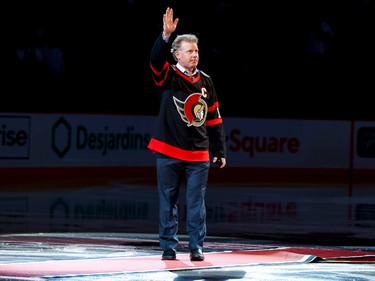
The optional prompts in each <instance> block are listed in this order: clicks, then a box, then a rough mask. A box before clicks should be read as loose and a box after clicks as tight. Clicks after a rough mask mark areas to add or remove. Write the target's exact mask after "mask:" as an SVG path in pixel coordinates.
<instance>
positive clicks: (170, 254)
mask: <svg viewBox="0 0 375 281" xmlns="http://www.w3.org/2000/svg"><path fill="white" fill-rule="evenodd" d="M161 259H162V260H175V259H176V250H175V249H167V250H165V251H164V252H163V255H162V256H161Z"/></svg>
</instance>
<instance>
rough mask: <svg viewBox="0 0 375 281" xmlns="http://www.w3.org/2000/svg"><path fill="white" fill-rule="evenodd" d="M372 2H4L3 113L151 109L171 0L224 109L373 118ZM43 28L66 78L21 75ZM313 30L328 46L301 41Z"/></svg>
mask: <svg viewBox="0 0 375 281" xmlns="http://www.w3.org/2000/svg"><path fill="white" fill-rule="evenodd" d="M80 2H83V1H80ZM85 2H86V1H85ZM373 4H374V3H373V1H371V0H346V1H340V0H331V1H330V0H326V1H324V0H314V1H313V0H299V1H297V0H295V1H294V0H291V1H289V0H280V1H265V0H264V1H239V0H232V1H229V0H204V1H167V0H146V1H141V0H128V1H91V2H87V3H78V4H77V3H71V2H68V1H59V0H55V1H48V2H37V1H25V2H22V1H21V2H20V1H18V2H13V1H12V3H6V4H2V6H3V7H2V15H3V20H2V29H3V31H2V37H3V38H2V52H1V54H2V55H1V56H2V59H1V60H2V62H3V63H2V64H1V67H2V72H1V73H2V83H1V84H2V91H1V92H2V99H1V100H2V102H1V105H0V110H1V111H2V112H19V111H22V112H25V111H26V112H80V113H85V112H95V113H100V112H103V113H119V114H124V113H125V114H157V98H156V96H155V93H154V91H153V87H152V84H151V76H150V70H149V53H150V49H151V47H152V44H153V42H154V39H155V38H156V36H158V35H159V33H160V32H161V31H162V15H163V13H164V12H165V9H166V7H168V6H170V7H172V8H174V11H175V16H176V17H179V18H180V23H179V28H180V31H181V32H184V33H185V32H186V33H195V34H197V35H198V37H199V40H200V41H199V48H200V56H201V57H200V64H199V68H200V69H202V70H203V71H205V72H206V73H208V74H209V75H210V76H211V77H212V79H213V81H214V83H215V85H216V90H217V92H218V95H219V100H220V108H221V112H222V114H223V116H230V117H266V118H268V117H269V118H314V119H357V120H358V119H375V110H374V107H375V106H374V104H373V102H372V94H373V93H374V85H373V84H374V60H373V52H374V51H373V50H374V43H373V41H374V39H373V37H374V36H373V35H374V34H375V33H374V27H373V26H375V25H374V18H375V17H374V8H373V6H374V5H373ZM320 20H323V21H324V22H325V23H327V24H328V25H329V26H330V28H331V31H332V34H329V33H328V32H324V31H323V30H322V28H321V27H319V23H320V22H319V21H320ZM40 29H42V30H44V32H45V35H46V37H45V38H46V40H48V42H49V46H50V47H53V48H58V49H59V50H60V51H61V53H62V55H63V57H62V58H63V63H64V73H63V75H60V76H58V77H52V76H51V75H50V74H49V73H45V72H41V71H39V70H35V69H33V68H31V69H30V68H28V69H27V70H25V69H22V70H21V67H20V64H19V62H17V60H16V53H17V50H19V49H20V48H21V49H22V48H29V46H32V45H33V44H34V43H35V37H34V36H35V31H36V30H40ZM311 34H314V35H315V36H316V38H319V40H322V41H324V42H326V44H327V49H326V51H325V52H324V53H320V54H316V53H314V52H312V50H311V48H309V47H308V38H309V36H310V35H311Z"/></svg>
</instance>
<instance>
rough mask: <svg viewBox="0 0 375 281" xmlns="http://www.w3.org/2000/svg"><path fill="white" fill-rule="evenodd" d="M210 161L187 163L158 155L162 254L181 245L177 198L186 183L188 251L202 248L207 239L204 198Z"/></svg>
mask: <svg viewBox="0 0 375 281" xmlns="http://www.w3.org/2000/svg"><path fill="white" fill-rule="evenodd" d="M209 168H210V162H209V161H207V162H186V161H183V160H178V159H174V158H170V157H167V156H164V155H161V154H156V171H157V179H158V194H159V241H160V246H161V248H162V250H163V251H165V250H166V249H175V248H176V247H177V245H178V242H179V240H178V237H177V232H178V197H179V191H180V184H181V181H182V180H184V181H186V209H187V217H186V232H187V234H188V235H189V249H190V250H193V249H202V248H203V241H204V239H205V238H206V231H207V230H206V203H205V195H206V188H207V181H208V172H209Z"/></svg>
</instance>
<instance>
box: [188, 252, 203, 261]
mask: <svg viewBox="0 0 375 281" xmlns="http://www.w3.org/2000/svg"><path fill="white" fill-rule="evenodd" d="M190 260H191V261H203V260H204V255H203V252H202V250H201V249H194V250H191V251H190Z"/></svg>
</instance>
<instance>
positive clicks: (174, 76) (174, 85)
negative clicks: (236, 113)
mask: <svg viewBox="0 0 375 281" xmlns="http://www.w3.org/2000/svg"><path fill="white" fill-rule="evenodd" d="M169 41H171V38H169ZM170 47H171V44H170V43H167V42H165V41H164V40H163V38H162V36H161V35H160V36H159V37H158V38H157V39H156V41H155V43H154V46H153V48H152V51H151V61H150V67H151V71H152V78H153V81H154V83H155V85H156V90H157V92H158V95H159V102H160V108H159V116H158V118H157V123H156V128H155V132H154V135H153V137H152V138H151V140H150V142H149V144H148V148H149V149H150V150H152V151H153V152H155V153H161V154H164V155H167V156H169V157H172V158H176V159H180V160H184V161H190V162H196V161H209V160H210V152H211V153H212V156H216V157H219V158H221V157H225V154H226V151H225V133H224V126H223V122H222V117H221V116H220V112H219V102H218V98H217V95H216V91H215V88H214V85H213V83H212V80H211V78H210V76H208V75H207V74H205V73H204V72H202V71H200V70H198V71H197V72H196V74H195V75H194V76H190V77H189V76H188V75H186V74H184V73H182V72H181V71H180V70H179V69H178V68H177V67H176V66H175V65H172V64H169V63H168V61H167V54H168V51H169V50H170Z"/></svg>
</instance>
